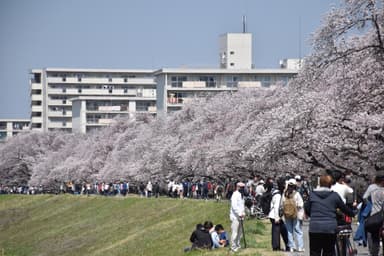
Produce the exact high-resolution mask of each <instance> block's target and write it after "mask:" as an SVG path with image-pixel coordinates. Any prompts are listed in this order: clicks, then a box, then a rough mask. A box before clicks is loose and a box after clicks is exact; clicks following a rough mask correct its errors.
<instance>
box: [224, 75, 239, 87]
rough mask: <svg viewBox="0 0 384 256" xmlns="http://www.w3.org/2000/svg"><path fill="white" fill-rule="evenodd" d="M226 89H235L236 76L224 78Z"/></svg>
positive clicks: (237, 79)
mask: <svg viewBox="0 0 384 256" xmlns="http://www.w3.org/2000/svg"><path fill="white" fill-rule="evenodd" d="M226 80H227V81H226V82H227V87H237V83H238V81H239V78H238V77H237V76H227V77H226Z"/></svg>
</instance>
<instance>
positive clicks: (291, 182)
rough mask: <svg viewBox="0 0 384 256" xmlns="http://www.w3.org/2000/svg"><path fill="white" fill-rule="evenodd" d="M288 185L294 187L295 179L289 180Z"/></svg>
mask: <svg viewBox="0 0 384 256" xmlns="http://www.w3.org/2000/svg"><path fill="white" fill-rule="evenodd" d="M288 185H296V180H295V179H289V180H288Z"/></svg>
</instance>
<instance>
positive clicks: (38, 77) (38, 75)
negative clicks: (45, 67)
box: [33, 73, 41, 84]
mask: <svg viewBox="0 0 384 256" xmlns="http://www.w3.org/2000/svg"><path fill="white" fill-rule="evenodd" d="M33 80H34V82H35V83H38V84H39V83H41V74H40V73H35V74H34V78H33Z"/></svg>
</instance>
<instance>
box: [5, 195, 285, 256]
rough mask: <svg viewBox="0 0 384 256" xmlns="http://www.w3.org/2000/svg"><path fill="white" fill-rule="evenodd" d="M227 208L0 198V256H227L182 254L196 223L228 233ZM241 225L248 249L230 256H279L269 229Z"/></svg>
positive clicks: (169, 201)
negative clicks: (212, 225)
mask: <svg viewBox="0 0 384 256" xmlns="http://www.w3.org/2000/svg"><path fill="white" fill-rule="evenodd" d="M228 209H229V204H228V203H227V202H222V203H216V202H214V201H200V200H199V201H198V200H179V199H178V200H174V199H168V198H161V199H155V198H151V199H145V198H138V197H127V198H121V197H111V198H105V197H99V196H91V197H85V196H71V195H61V196H54V195H36V196H18V195H12V196H10V195H1V196H0V255H1V256H5V255H47V256H48V255H49V256H50V255H71V256H73V255H103V256H104V255H166V256H169V255H186V256H187V255H190V256H195V255H228V254H229V252H228V250H227V249H220V250H215V251H204V252H190V253H184V252H183V248H184V247H187V246H189V245H190V243H189V236H190V234H191V232H192V231H193V229H194V227H195V225H196V223H198V222H204V221H205V220H211V221H212V222H213V223H216V224H217V223H221V224H223V225H224V227H225V228H226V229H227V231H230V223H229V218H228ZM267 223H268V222H259V221H256V220H247V221H245V223H244V224H245V230H246V237H247V244H248V246H249V247H250V248H248V249H244V250H242V251H241V252H240V253H237V254H236V255H266V256H267V255H268V256H272V255H281V254H278V253H272V252H271V248H270V225H269V224H267Z"/></svg>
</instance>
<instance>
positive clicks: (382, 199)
mask: <svg viewBox="0 0 384 256" xmlns="http://www.w3.org/2000/svg"><path fill="white" fill-rule="evenodd" d="M375 181H376V182H377V183H376V184H377V188H376V189H374V190H372V191H371V193H370V194H371V195H370V197H371V202H372V210H371V214H370V216H372V215H374V214H376V213H378V212H380V211H384V209H383V207H384V171H378V172H377V174H376V179H375ZM382 230H383V227H380V226H378V227H377V230H375V231H370V232H368V248H369V252H370V255H372V256H378V255H379V250H380V237H381V235H380V233H381V232H382ZM383 253H384V248H383Z"/></svg>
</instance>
